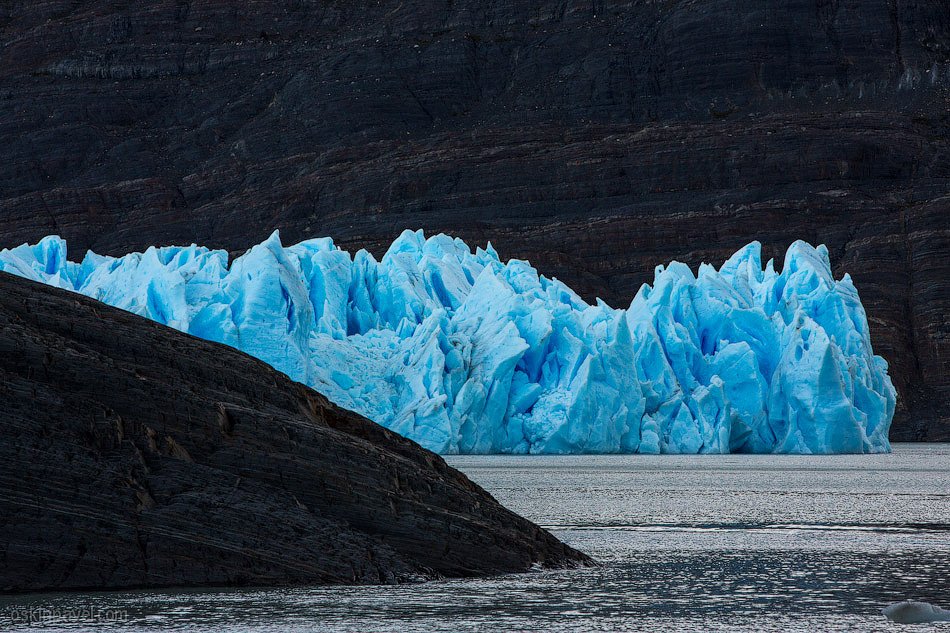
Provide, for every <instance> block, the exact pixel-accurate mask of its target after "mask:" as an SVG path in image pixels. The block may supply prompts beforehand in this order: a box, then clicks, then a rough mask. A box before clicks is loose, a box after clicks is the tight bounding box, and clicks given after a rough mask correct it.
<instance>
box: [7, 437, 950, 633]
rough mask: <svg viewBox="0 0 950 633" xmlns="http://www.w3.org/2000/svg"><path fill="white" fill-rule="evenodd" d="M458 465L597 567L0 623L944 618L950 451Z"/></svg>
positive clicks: (252, 625)
mask: <svg viewBox="0 0 950 633" xmlns="http://www.w3.org/2000/svg"><path fill="white" fill-rule="evenodd" d="M448 461H449V462H450V463H451V464H452V465H453V466H455V467H457V468H459V469H460V470H462V471H463V472H465V473H466V474H468V475H469V477H471V478H472V479H473V480H474V481H476V482H477V483H479V484H481V485H482V486H483V487H485V488H486V489H487V490H488V491H489V492H491V493H492V494H493V495H495V497H496V498H497V499H498V500H499V501H501V502H502V503H504V504H506V505H507V506H508V507H510V508H511V509H513V510H514V511H516V512H519V513H521V514H523V515H524V516H526V517H528V518H529V519H532V520H533V521H535V522H537V523H539V524H541V525H543V526H545V527H547V528H549V529H551V530H552V531H554V533H555V534H556V535H557V536H558V537H559V538H561V539H562V540H564V541H566V542H567V543H569V544H570V545H573V546H574V547H576V548H578V549H581V550H583V551H585V552H587V553H589V554H591V555H592V556H594V557H595V558H596V559H597V560H598V561H600V562H601V565H600V566H599V567H596V568H591V569H580V570H568V571H545V572H537V573H531V574H522V575H512V576H504V577H499V578H491V579H480V580H453V581H443V582H431V583H426V584H422V585H409V586H397V587H334V588H315V589H266V590H226V589H222V590H201V591H193V590H167V591H142V592H121V593H120V592H112V593H109V592H104V593H94V594H90V593H84V594H79V593H76V594H46V595H39V594H35V595H26V596H13V597H6V598H0V628H7V629H12V630H30V629H39V630H47V631H49V630H71V631H76V630H87V629H89V628H90V624H91V623H93V622H95V621H98V623H99V626H101V627H102V628H103V629H104V630H110V631H122V632H131V631H189V632H199V631H201V632H204V631H207V632H212V631H213V632H218V631H234V632H241V633H245V632H246V633H252V632H265V631H267V632H269V631H308V632H309V631H400V632H402V631H520V630H547V631H572V632H573V631H680V630H695V631H808V632H811V631H900V630H915V631H920V630H922V629H921V627H919V626H918V627H915V626H900V625H895V624H892V623H889V622H888V621H887V620H885V619H884V617H883V616H882V615H881V613H880V610H881V608H882V607H884V606H886V605H887V604H889V603H891V602H895V601H898V600H904V599H916V600H925V601H928V602H933V603H936V604H941V605H943V606H945V607H950V444H929V445H928V444H918V445H909V444H905V445H896V446H895V447H894V452H893V453H892V454H890V455H847V456H844V455H839V456H823V457H805V456H786V455H781V456H751V455H725V456H714V455H708V456H655V457H654V456H642V455H634V456H564V457H560V456H532V457H507V456H459V457H452V458H450V459H449V460H448ZM30 620H32V622H30ZM113 620H117V621H113ZM924 630H942V631H950V623H942V624H937V625H927V628H926V629H924Z"/></svg>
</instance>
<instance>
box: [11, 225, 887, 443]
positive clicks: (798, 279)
mask: <svg viewBox="0 0 950 633" xmlns="http://www.w3.org/2000/svg"><path fill="white" fill-rule="evenodd" d="M760 250H761V249H760V245H759V244H758V243H757V242H754V243H752V244H749V245H748V246H746V247H745V248H743V249H741V250H740V251H738V252H737V253H736V254H735V255H733V256H732V257H731V258H730V259H729V260H728V261H726V262H725V263H724V264H723V265H722V267H721V268H720V269H719V270H716V269H715V268H714V267H712V266H709V265H705V264H704V265H702V266H700V268H699V271H698V274H693V272H692V271H691V270H690V269H689V267H687V266H686V265H684V264H681V263H676V262H674V263H672V264H670V265H669V266H668V267H665V268H664V267H663V266H660V267H658V268H657V269H656V275H655V280H654V283H653V286H652V287H651V286H648V285H644V286H643V287H641V288H640V291H639V292H638V293H637V295H636V297H635V298H634V299H633V302H632V303H631V304H630V306H629V308H627V309H626V310H619V309H614V308H611V307H609V306H608V305H606V304H605V303H603V302H601V301H598V302H597V303H596V305H588V304H587V303H586V302H584V301H583V300H582V299H581V298H580V297H579V296H578V295H577V294H576V293H574V292H573V291H572V290H571V289H570V288H568V287H567V286H566V285H564V284H563V283H561V282H560V281H557V280H555V279H546V278H545V277H543V276H539V275H538V272H537V271H536V270H535V269H534V268H532V267H531V266H530V265H529V264H528V263H527V262H524V261H519V260H511V261H509V262H508V263H502V262H501V261H500V259H499V257H498V255H497V253H495V251H494V250H493V249H492V248H491V245H489V246H488V248H487V250H482V249H481V248H478V249H476V250H475V252H474V253H473V252H472V251H471V249H470V248H469V247H468V246H467V245H466V244H465V243H464V242H462V241H461V240H459V239H452V238H450V237H448V236H445V235H437V236H435V237H431V238H429V239H425V237H424V236H423V233H422V231H416V232H412V231H406V232H404V233H403V234H402V235H401V236H400V237H399V238H398V239H397V240H396V241H395V242H393V244H392V246H391V247H390V249H389V251H388V252H387V253H386V255H385V256H384V257H383V258H382V260H381V261H379V262H377V261H376V260H375V259H374V258H373V256H372V255H371V254H369V253H367V252H366V251H362V250H361V251H359V252H357V253H356V255H355V256H352V257H351V256H350V254H349V253H347V252H345V251H341V250H339V249H338V248H336V247H335V246H334V244H333V241H332V240H331V239H329V238H321V239H313V240H308V241H305V242H301V243H300V244H296V245H294V246H290V247H287V248H285V247H283V246H282V245H281V242H280V237H279V235H278V233H277V232H274V234H273V235H271V236H270V238H268V239H267V240H266V241H264V242H263V243H262V244H259V245H258V246H255V247H254V248H252V249H251V250H249V251H248V252H247V253H245V254H244V255H243V256H241V257H238V258H237V259H235V260H234V262H233V263H231V265H230V266H229V265H228V255H227V253H226V252H224V251H216V250H208V249H206V248H203V247H198V246H194V245H192V246H189V247H165V248H149V249H148V250H146V251H145V252H144V253H133V254H130V255H126V256H124V257H119V258H113V257H104V256H101V255H96V254H95V253H92V252H89V253H87V254H86V256H85V258H84V259H83V260H82V262H81V263H75V262H69V261H67V259H66V243H65V241H63V240H62V239H60V238H58V237H47V238H44V239H43V240H42V241H40V242H39V243H38V244H36V245H34V246H30V245H26V244H24V245H23V246H19V247H17V248H13V249H9V250H4V251H0V270H4V271H7V272H10V273H14V274H17V275H21V276H23V277H27V278H29V279H33V280H36V281H41V282H43V283H46V284H50V285H53V286H58V287H61V288H66V289H69V290H73V291H77V292H80V293H82V294H85V295H88V296H90V297H93V298H95V299H98V300H100V301H104V302H105V303H108V304H111V305H113V306H116V307H119V308H123V309H125V310H128V311H130V312H134V313H136V314H139V315H142V316H145V317H148V318H150V319H154V320H156V321H158V322H160V323H164V324H167V325H169V326H171V327H174V328H176V329H179V330H182V331H184V332H188V333H190V334H193V335H195V336H199V337H201V338H205V339H209V340H213V341H218V342H220V343H225V344H227V345H231V346H233V347H236V348H238V349H241V350H243V351H245V352H247V353H249V354H251V355H253V356H256V357H258V358H260V359H261V360H263V361H265V362H267V363H269V364H271V365H272V366H274V367H275V368H277V369H279V370H280V371H282V372H284V373H286V374H287V375H289V376H290V377H291V378H293V379H294V380H297V381H300V382H302V383H305V384H307V385H309V386H311V387H313V388H315V389H317V390H318V391H321V392H322V393H324V394H326V395H327V396H328V397H329V398H330V399H331V400H333V401H334V402H336V403H338V404H339V405H341V406H344V407H347V408H349V409H353V410H355V411H357V412H359V413H361V414H363V415H365V416H367V417H368V418H370V419H372V420H374V421H376V422H378V423H379V424H382V425H383V426H386V427H388V428H390V429H392V430H394V431H396V432H398V433H401V434H402V435H404V436H406V437H409V438H411V439H413V440H415V441H417V442H419V443H420V444H422V445H423V446H425V447H426V448H429V449H431V450H433V451H437V452H440V453H634V452H640V453H727V452H752V453H769V452H775V453H861V452H885V451H888V450H889V448H890V446H889V444H888V440H887V433H888V429H889V427H890V422H891V418H892V416H893V413H894V404H895V391H894V387H893V385H892V384H891V381H890V378H889V377H888V375H887V363H886V362H885V361H884V360H883V359H882V358H880V357H879V356H874V355H873V352H872V350H871V340H870V335H869V332H868V323H867V317H866V315H865V312H864V308H863V307H862V305H861V302H860V299H859V298H858V293H857V291H856V289H855V287H854V285H853V284H852V283H851V279H850V278H849V276H848V275H845V276H844V278H843V279H842V280H840V281H835V279H834V278H833V276H832V273H831V265H830V262H829V258H828V251H827V249H826V248H825V247H824V246H819V247H818V248H813V247H811V246H809V245H808V244H806V243H804V242H795V243H794V244H792V245H791V247H789V249H788V252H787V253H786V256H785V264H784V266H783V268H782V271H781V273H779V272H776V271H775V269H774V266H773V264H772V262H771V261H770V262H768V264H767V265H766V266H765V267H764V268H763V267H762V264H761V255H760Z"/></svg>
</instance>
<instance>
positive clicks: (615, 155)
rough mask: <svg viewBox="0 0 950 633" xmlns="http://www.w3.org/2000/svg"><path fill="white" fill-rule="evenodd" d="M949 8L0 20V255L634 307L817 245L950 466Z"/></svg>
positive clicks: (25, 12)
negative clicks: (645, 285)
mask: <svg viewBox="0 0 950 633" xmlns="http://www.w3.org/2000/svg"><path fill="white" fill-rule="evenodd" d="M948 95H950V5H948V3H947V2H946V0H777V1H768V2H763V1H759V0H755V1H753V0H741V1H736V0H702V1H699V0H670V1H664V2H656V1H635V2H599V1H593V2H590V1H588V2H540V3H534V4H527V3H511V2H484V1H479V2H474V1H472V0H462V1H459V0H451V1H448V2H419V1H414V0H408V1H404V2H384V3H342V2H310V1H307V0H269V1H258V2H249V3H234V2H231V1H230V0H194V1H184V0H164V1H155V2H142V3H139V2H129V1H127V0H93V1H89V2H74V1H71V0H45V1H43V2H36V1H32V0H31V1H30V2H17V1H14V2H6V3H3V4H2V6H0V140H2V143H3V150H2V158H3V160H0V244H3V245H13V244H16V243H19V242H22V241H24V240H36V239H37V238H39V237H41V236H42V235H45V234H47V233H58V234H60V235H62V236H63V237H66V238H67V239H68V240H69V241H70V245H71V246H73V247H74V248H86V247H92V248H95V249H96V250H98V251H100V252H106V253H113V254H115V253H124V252H127V251H128V250H130V249H141V248H143V247H145V246H147V245H150V244H155V243H173V242H174V243H191V242H198V243H201V244H206V245H208V246H217V247H225V248H228V249H231V250H236V251H237V250H242V249H244V248H246V247H247V246H249V245H250V244H252V243H255V242H258V241H260V240H261V239H262V238H263V237H265V236H266V235H267V234H268V233H269V232H270V231H271V230H272V229H274V228H280V229H282V232H283V233H282V235H283V237H284V239H285V240H286V241H288V242H290V241H295V240H298V239H301V238H305V237H312V236H317V235H321V236H322V235H331V236H333V237H334V238H336V239H337V241H338V243H340V244H341V245H342V246H345V247H348V248H354V247H368V248H370V249H371V250H373V251H374V252H376V253H377V254H379V253H380V252H381V251H382V250H383V248H384V247H385V245H386V244H387V243H388V242H389V241H390V240H391V239H392V238H393V237H394V236H395V235H396V234H397V233H398V232H399V231H400V230H401V229H403V228H419V227H424V228H425V229H426V230H428V231H429V232H433V231H447V232H451V233H453V234H455V235H458V236H461V237H463V238H466V239H467V240H469V241H470V242H474V243H483V242H484V241H486V240H489V239H490V240H492V241H493V242H494V244H495V245H496V247H497V248H498V250H499V251H500V252H501V253H503V254H504V255H506V256H509V257H522V258H529V259H530V260H531V261H532V263H534V264H535V265H536V266H537V267H538V268H539V269H540V270H542V271H543V272H545V273H546V274H548V275H553V276H557V277H560V278H562V279H564V280H565V281H567V282H568V283H570V284H571V285H573V286H575V287H576V288H578V290H580V291H581V292H582V293H584V294H585V295H586V296H587V297H588V298H593V297H594V296H595V295H599V296H601V297H603V298H604V299H606V300H607V301H608V302H610V303H611V304H613V305H618V306H620V305H623V304H624V303H625V302H626V301H629V299H630V298H631V297H632V296H633V294H634V293H635V291H636V289H637V287H638V285H639V284H640V283H642V282H645V281H649V280H650V279H651V277H652V270H653V267H654V266H655V265H656V264H658V263H664V262H667V261H668V260H670V259H672V258H676V259H680V260H682V261H686V262H688V263H690V264H693V265H695V264H698V263H699V262H701V261H704V260H705V261H710V262H713V263H718V262H720V261H721V260H722V259H723V258H724V257H726V256H727V255H728V254H729V253H731V251H732V250H734V249H735V248H737V247H738V246H740V245H742V244H744V243H746V242H748V241H750V240H752V239H758V240H760V241H762V242H763V243H764V245H765V251H766V253H767V254H770V255H774V254H779V253H781V252H783V250H784V249H785V247H786V246H787V245H788V244H789V243H790V242H791V241H792V240H794V239H797V238H803V239H806V240H809V241H811V242H823V243H825V244H827V245H828V247H829V248H830V249H831V253H832V257H833V260H834V263H835V265H836V266H837V269H838V272H839V273H841V272H844V271H848V272H851V273H852V275H853V277H854V278H855V282H856V284H857V286H858V288H859V290H860V292H861V295H862V298H863V299H864V301H865V304H866V306H867V308H868V312H869V316H870V320H871V327H872V332H873V340H874V344H875V349H876V351H877V352H878V353H881V354H882V355H883V356H884V357H885V358H887V359H888V361H889V362H890V363H891V373H892V376H893V378H894V381H895V384H896V386H897V387H898V390H899V392H900V402H899V411H898V417H897V420H896V421H895V424H894V427H893V434H892V437H893V438H894V439H901V440H906V439H939V438H943V439H950V324H948V319H947V316H946V315H947V313H948V312H950V197H948V194H950V134H948V132H950V114H948V112H950V99H948Z"/></svg>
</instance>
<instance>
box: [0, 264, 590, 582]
mask: <svg viewBox="0 0 950 633" xmlns="http://www.w3.org/2000/svg"><path fill="white" fill-rule="evenodd" d="M0 359H2V362H0V402H2V403H3V406H2V408H0V427H2V433H0V535H2V538H0V541H2V561H3V564H2V565H0V589H2V590H5V591H24V590H43V589H79V588H121V587H133V586H162V585H211V584H214V585H222V584H228V585H230V584H287V583H376V582H399V581H408V580H413V579H422V578H430V577H433V576H436V575H446V576H470V575H481V574H488V573H498V572H515V571H526V570H528V569H529V568H531V567H532V566H533V565H536V564H542V565H549V566H563V565H569V564H576V563H583V562H585V561H586V560H587V558H586V557H585V556H584V555H583V554H580V553H578V552H576V551H574V550H572V549H570V548H569V547H567V546H565V545H563V544H561V543H560V542H558V541H557V540H556V539H555V538H554V537H553V536H551V535H550V534H548V533H547V532H545V531H544V530H542V529H540V528H539V527H537V526H535V525H533V524H532V523H530V522H528V521H526V520H524V519H522V518H521V517H519V516H517V515H515V514H513V513H511V512H509V511H507V510H506V509H505V508H503V507H502V506H500V505H499V504H498V503H497V502H496V501H495V500H494V499H493V498H492V497H491V496H490V495H488V494H487V493H486V492H485V491H484V490H482V489H481V488H479V487H478V486H476V485H475V484H473V483H472V482H471V481H469V480H468V478H466V477H465V476H464V475H462V474H461V473H459V472H457V471H455V470H454V469H452V468H449V467H448V466H447V465H446V464H445V462H444V461H443V460H442V459H441V458H440V457H438V456H437V455H434V454H432V453H429V452H428V451H425V450H423V449H422V448H420V447H419V446H418V445H416V444H414V443H412V442H410V441H408V440H405V439H403V438H401V437H399V436H398V435H395V434H393V433H390V432H389V431H386V430H385V429H383V428H382V427H379V426H377V425H375V424H373V423H371V422H369V421H368V420H366V419H365V418H362V417H360V416H358V415H356V414H354V413H351V412H348V411H345V410H343V409H340V408H339V407H336V406H334V405H333V404H331V403H330V402H329V401H327V400H326V399H325V398H324V397H323V396H321V395H320V394H317V393H316V392H313V391H311V390H309V389H307V388H306V387H303V386H302V385H299V384H296V383H293V382H291V381H290V380H288V379H287V378H286V376H284V375H283V374H280V373H278V372H276V371H274V370H273V369H271V368H270V367H268V366H267V365H265V364H264V363H261V362H259V361H257V360H254V359H252V358H251V357H249V356H246V355H244V354H242V353H240V352H237V351H235V350H233V349H231V348H228V347H226V346H223V345H218V344H214V343H209V342H206V341H202V340H199V339H196V338H193V337H190V336H186V335H183V334H180V333H178V332H176V331H174V330H172V329H171V328H167V327H164V326H160V325H157V324H155V323H153V322H151V321H148V320H147V319H143V318H141V317H138V316H134V315H131V314H129V313H126V312H124V311H121V310H116V309H114V308H111V307H109V306H106V305H104V304H101V303H98V302H96V301H92V300H90V299H86V298H84V297H80V296H78V295H75V294H72V293H67V292H65V291H61V290H57V289H53V288H48V287H46V286H42V285H40V284H36V283H33V282H29V281H26V280H22V279H19V278H16V277H13V276H10V275H8V274H6V273H0Z"/></svg>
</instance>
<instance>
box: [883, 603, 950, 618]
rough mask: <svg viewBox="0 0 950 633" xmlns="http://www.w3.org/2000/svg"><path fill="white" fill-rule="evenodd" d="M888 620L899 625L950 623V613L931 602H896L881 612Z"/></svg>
mask: <svg viewBox="0 0 950 633" xmlns="http://www.w3.org/2000/svg"><path fill="white" fill-rule="evenodd" d="M881 613H883V614H884V615H885V616H887V619H888V620H891V621H892V622H897V623H898V624H924V623H926V622H950V611H947V610H946V609H941V608H940V607H938V606H935V605H932V604H930V603H929V602H912V601H909V600H905V601H904V602H895V603H894V604H891V605H888V606H886V607H884V609H882V610H881Z"/></svg>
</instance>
